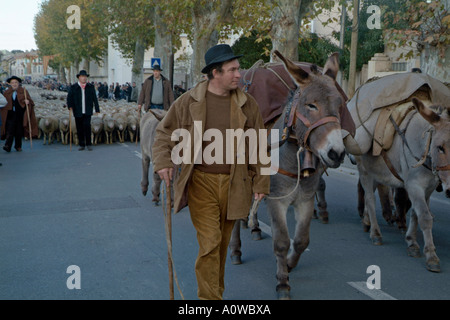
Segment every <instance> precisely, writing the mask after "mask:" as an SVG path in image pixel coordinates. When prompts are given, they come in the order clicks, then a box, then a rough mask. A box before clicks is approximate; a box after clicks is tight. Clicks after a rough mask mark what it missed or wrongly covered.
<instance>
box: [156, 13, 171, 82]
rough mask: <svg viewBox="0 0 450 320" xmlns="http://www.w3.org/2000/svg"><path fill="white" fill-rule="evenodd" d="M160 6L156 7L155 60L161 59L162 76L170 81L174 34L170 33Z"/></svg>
mask: <svg viewBox="0 0 450 320" xmlns="http://www.w3.org/2000/svg"><path fill="white" fill-rule="evenodd" d="M159 10H160V8H159V6H156V7H155V51H154V56H155V58H161V64H162V65H161V68H162V69H163V72H162V74H163V75H164V77H166V78H168V79H169V80H170V81H172V79H171V74H170V70H171V68H172V66H171V64H172V63H171V57H172V54H173V53H172V51H173V45H172V34H171V33H170V32H169V31H168V30H169V29H168V27H167V24H166V22H165V21H164V19H163V17H164V15H163V14H162V13H160V12H159Z"/></svg>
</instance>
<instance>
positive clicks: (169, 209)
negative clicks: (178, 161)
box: [165, 184, 175, 300]
mask: <svg viewBox="0 0 450 320" xmlns="http://www.w3.org/2000/svg"><path fill="white" fill-rule="evenodd" d="M166 199H167V201H166V212H165V218H166V240H167V261H168V265H169V291H170V300H174V299H175V295H174V287H173V260H172V199H171V193H170V185H167V184H166Z"/></svg>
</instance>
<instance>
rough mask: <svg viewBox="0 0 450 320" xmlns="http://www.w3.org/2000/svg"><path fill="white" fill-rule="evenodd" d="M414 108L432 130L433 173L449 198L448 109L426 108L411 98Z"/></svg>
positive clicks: (449, 127) (449, 108)
mask: <svg viewBox="0 0 450 320" xmlns="http://www.w3.org/2000/svg"><path fill="white" fill-rule="evenodd" d="M412 101H413V103H414V106H415V107H416V108H417V110H418V111H419V113H420V114H421V116H422V117H423V118H424V119H425V120H427V121H428V122H429V123H430V124H431V125H432V126H433V128H434V133H433V135H432V139H431V146H430V154H431V161H432V166H433V171H436V172H437V174H438V176H439V179H440V180H441V182H442V187H443V188H444V190H445V195H446V196H447V198H450V107H447V108H440V109H441V110H443V111H442V112H435V111H433V110H432V109H436V110H437V109H439V108H438V107H436V106H433V107H431V108H427V107H426V106H425V105H424V104H423V103H422V101H420V100H419V99H416V98H413V100H412Z"/></svg>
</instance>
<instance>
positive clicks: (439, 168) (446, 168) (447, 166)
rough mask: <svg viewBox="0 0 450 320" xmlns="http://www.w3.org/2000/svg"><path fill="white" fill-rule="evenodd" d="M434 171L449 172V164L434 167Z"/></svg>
mask: <svg viewBox="0 0 450 320" xmlns="http://www.w3.org/2000/svg"><path fill="white" fill-rule="evenodd" d="M435 169H436V171H450V164H448V165H446V166H441V167H436V168H435Z"/></svg>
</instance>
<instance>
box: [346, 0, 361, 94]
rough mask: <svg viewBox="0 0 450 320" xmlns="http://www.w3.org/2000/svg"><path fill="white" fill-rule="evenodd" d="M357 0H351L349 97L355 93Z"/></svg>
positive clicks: (357, 24) (357, 26) (357, 25)
mask: <svg viewBox="0 0 450 320" xmlns="http://www.w3.org/2000/svg"><path fill="white" fill-rule="evenodd" d="M359 1H360V0H353V25H352V44H351V48H350V75H349V79H348V89H347V95H348V98H349V99H351V98H352V97H353V95H354V94H355V86H356V59H357V53H358V29H359Z"/></svg>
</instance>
